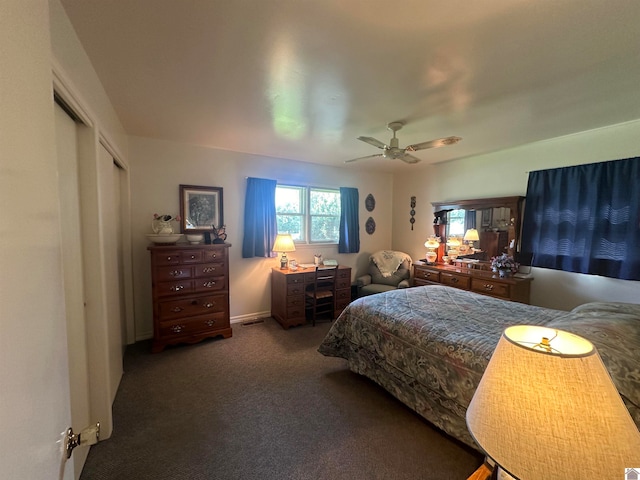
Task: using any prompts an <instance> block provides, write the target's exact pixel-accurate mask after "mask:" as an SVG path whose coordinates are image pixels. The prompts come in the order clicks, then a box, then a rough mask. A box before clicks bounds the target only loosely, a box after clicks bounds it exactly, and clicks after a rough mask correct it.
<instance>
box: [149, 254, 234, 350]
mask: <svg viewBox="0 0 640 480" xmlns="http://www.w3.org/2000/svg"><path fill="white" fill-rule="evenodd" d="M230 246H231V245H230V244H220V245H170V246H149V247H148V250H149V251H150V252H151V279H152V291H153V347H152V351H153V352H154V353H155V352H161V351H162V350H163V349H164V347H165V346H167V345H171V344H176V343H195V342H198V341H200V340H202V339H204V338H207V337H216V336H219V335H221V336H223V337H224V338H228V337H230V336H231V334H232V333H231V325H230V318H229V255H228V251H229V247H230Z"/></svg>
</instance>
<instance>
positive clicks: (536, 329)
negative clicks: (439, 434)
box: [467, 325, 640, 480]
mask: <svg viewBox="0 0 640 480" xmlns="http://www.w3.org/2000/svg"><path fill="white" fill-rule="evenodd" d="M467 426H468V428H469V431H470V432H471V435H472V436H473V438H474V440H475V441H476V442H477V443H478V445H479V446H480V447H481V448H482V450H484V452H485V453H486V454H487V456H488V457H489V458H491V459H493V460H494V461H495V462H496V464H497V465H498V466H499V468H500V469H499V470H498V479H510V478H514V477H515V478H519V479H562V480H568V479H585V478H594V479H595V478H597V479H609V478H611V479H617V478H624V473H625V468H634V466H635V467H638V466H640V432H638V429H637V427H636V425H635V423H634V422H633V420H632V418H631V415H630V414H629V411H628V410H627V408H626V407H625V405H624V403H623V401H622V398H621V397H620V395H619V394H618V391H617V389H616V387H615V385H614V384H613V381H612V380H611V377H610V376H609V373H608V372H607V370H606V368H605V366H604V364H603V363H602V360H601V359H600V355H599V354H598V352H597V351H596V349H595V347H594V346H593V344H592V343H591V342H589V341H588V340H586V339H584V338H582V337H579V336H577V335H574V334H572V333H569V332H565V331H562V330H555V329H551V328H547V327H540V326H528V325H518V326H513V327H509V328H507V329H506V330H505V331H504V332H503V335H502V337H501V338H500V341H499V342H498V346H497V347H496V349H495V351H494V353H493V356H492V357H491V360H490V362H489V365H488V366H487V369H486V370H485V372H484V375H483V376H482V379H481V380H480V384H479V385H478V388H477V390H476V392H475V394H474V396H473V398H472V400H471V403H470V404H469V408H468V409H467Z"/></svg>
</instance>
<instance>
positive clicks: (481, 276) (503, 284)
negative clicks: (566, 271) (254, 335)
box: [413, 264, 533, 303]
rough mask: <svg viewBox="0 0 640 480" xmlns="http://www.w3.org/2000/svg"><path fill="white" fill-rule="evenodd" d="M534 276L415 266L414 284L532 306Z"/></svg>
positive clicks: (455, 267) (456, 267) (440, 266)
mask: <svg viewBox="0 0 640 480" xmlns="http://www.w3.org/2000/svg"><path fill="white" fill-rule="evenodd" d="M532 280H533V277H524V276H511V277H506V278H502V277H500V276H498V275H495V274H494V273H493V272H491V271H490V270H489V271H487V270H478V269H475V268H468V267H464V266H454V265H442V264H437V265H416V264H414V265H413V283H414V285H415V286H420V285H447V286H449V287H455V288H460V289H462V290H471V291H472V292H475V293H481V294H483V295H489V296H491V297H497V298H502V299H503V300H511V301H514V302H520V303H529V291H530V287H531V281H532Z"/></svg>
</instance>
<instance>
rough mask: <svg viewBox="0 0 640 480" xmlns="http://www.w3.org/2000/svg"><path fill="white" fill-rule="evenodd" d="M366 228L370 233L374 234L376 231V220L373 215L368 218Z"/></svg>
mask: <svg viewBox="0 0 640 480" xmlns="http://www.w3.org/2000/svg"><path fill="white" fill-rule="evenodd" d="M364 228H365V230H366V231H367V233H368V234H369V235H373V232H375V231H376V222H375V220H374V219H373V218H372V217H369V218H368V219H367V223H365V224H364Z"/></svg>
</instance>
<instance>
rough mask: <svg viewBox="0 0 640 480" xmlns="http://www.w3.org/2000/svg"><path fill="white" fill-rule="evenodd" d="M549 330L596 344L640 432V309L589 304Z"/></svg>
mask: <svg viewBox="0 0 640 480" xmlns="http://www.w3.org/2000/svg"><path fill="white" fill-rule="evenodd" d="M548 326H549V327H552V328H558V329H560V330H566V331H567V332H572V333H575V334H576V335H580V336H582V337H584V338H586V339H588V340H589V341H591V343H593V344H594V346H595V347H596V349H597V350H598V353H599V354H600V357H602V361H603V362H604V364H605V366H606V367H607V370H608V371H609V374H610V375H611V378H612V379H613V383H614V384H615V385H616V387H617V389H618V392H620V395H621V396H622V398H623V400H624V402H625V404H626V405H627V407H628V408H629V412H630V413H631V416H632V417H633V419H634V421H635V423H636V425H638V426H639V428H640V305H637V304H631V303H611V302H594V303H587V304H584V305H580V306H579V307H576V308H574V309H573V310H572V311H571V314H570V315H566V316H563V317H562V318H558V319H556V320H552V321H551V322H549V324H548Z"/></svg>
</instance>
